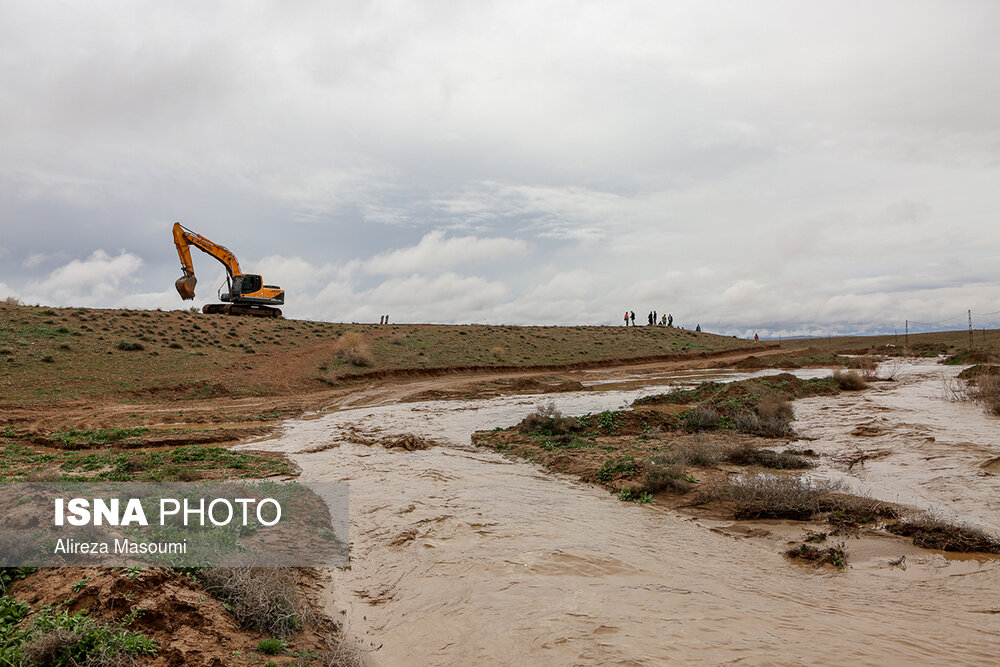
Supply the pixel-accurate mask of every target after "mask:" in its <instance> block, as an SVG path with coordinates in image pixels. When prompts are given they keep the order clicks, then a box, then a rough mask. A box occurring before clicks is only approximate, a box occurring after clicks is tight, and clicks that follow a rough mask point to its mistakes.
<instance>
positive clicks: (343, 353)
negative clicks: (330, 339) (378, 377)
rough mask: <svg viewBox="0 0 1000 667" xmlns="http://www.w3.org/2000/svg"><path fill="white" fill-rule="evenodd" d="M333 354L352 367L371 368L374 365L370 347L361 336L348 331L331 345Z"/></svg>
mask: <svg viewBox="0 0 1000 667" xmlns="http://www.w3.org/2000/svg"><path fill="white" fill-rule="evenodd" d="M333 352H334V354H335V355H336V356H338V357H340V358H341V359H343V360H344V361H346V362H347V363H349V364H351V365H352V366H371V365H372V364H373V363H375V358H374V357H373V356H372V351H371V347H369V345H368V342H367V341H366V340H365V337H364V336H362V335H361V334H359V333H357V332H354V331H349V332H347V333H345V334H343V335H342V336H341V337H340V338H338V339H337V341H336V342H335V343H334V345H333Z"/></svg>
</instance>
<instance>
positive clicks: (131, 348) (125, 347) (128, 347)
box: [116, 340, 146, 352]
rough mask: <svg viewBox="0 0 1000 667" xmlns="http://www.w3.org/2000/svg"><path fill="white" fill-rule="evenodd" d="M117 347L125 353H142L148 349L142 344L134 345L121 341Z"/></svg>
mask: <svg viewBox="0 0 1000 667" xmlns="http://www.w3.org/2000/svg"><path fill="white" fill-rule="evenodd" d="M116 347H117V348H118V349H119V350H121V351H123V352H141V351H142V350H145V349H146V348H145V347H144V346H143V344H142V343H133V342H131V341H127V340H123V341H121V342H120V343H118V345H117V346H116Z"/></svg>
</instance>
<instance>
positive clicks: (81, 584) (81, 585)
mask: <svg viewBox="0 0 1000 667" xmlns="http://www.w3.org/2000/svg"><path fill="white" fill-rule="evenodd" d="M89 583H90V579H89V578H86V577H85V578H83V579H81V580H80V581H78V582H76V583H75V584H73V592H74V593H79V592H80V591H82V590H83V589H84V588H86V587H87V584H89Z"/></svg>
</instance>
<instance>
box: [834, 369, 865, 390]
mask: <svg viewBox="0 0 1000 667" xmlns="http://www.w3.org/2000/svg"><path fill="white" fill-rule="evenodd" d="M833 379H834V381H836V383H837V386H839V387H840V388H841V389H843V390H844V391H858V390H859V389H864V388H865V387H867V386H868V383H867V382H865V379H864V378H863V377H861V375H860V374H858V372H857V371H834V372H833Z"/></svg>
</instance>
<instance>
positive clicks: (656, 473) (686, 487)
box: [633, 454, 691, 494]
mask: <svg viewBox="0 0 1000 667" xmlns="http://www.w3.org/2000/svg"><path fill="white" fill-rule="evenodd" d="M684 477H685V476H684V469H683V468H682V467H681V466H680V465H678V464H677V462H676V461H675V460H674V459H673V457H670V456H666V455H663V454H657V455H656V456H653V457H650V458H649V459H647V460H646V461H645V462H644V463H643V465H642V481H641V485H640V486H639V487H637V488H635V489H633V492H634V493H643V492H646V493H657V492H659V491H671V492H673V493H678V494H683V493H687V492H688V491H690V490H691V483H690V482H688V481H687V480H686V479H685V478H684Z"/></svg>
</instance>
